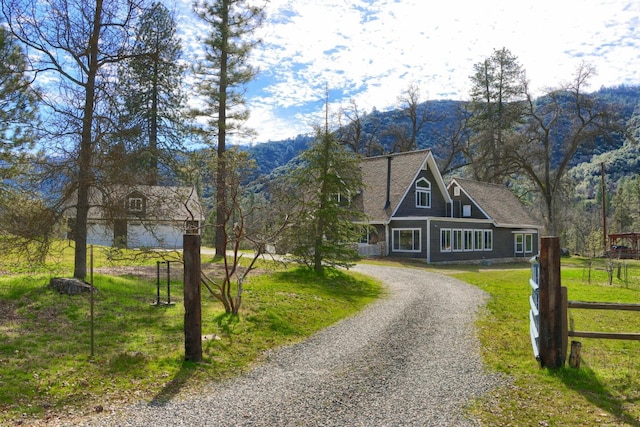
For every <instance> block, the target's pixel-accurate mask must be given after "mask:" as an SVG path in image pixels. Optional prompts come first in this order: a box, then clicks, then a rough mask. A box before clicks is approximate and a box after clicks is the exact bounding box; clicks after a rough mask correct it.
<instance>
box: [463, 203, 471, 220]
mask: <svg viewBox="0 0 640 427" xmlns="http://www.w3.org/2000/svg"><path fill="white" fill-rule="evenodd" d="M462 216H466V217H469V216H471V205H463V206H462Z"/></svg>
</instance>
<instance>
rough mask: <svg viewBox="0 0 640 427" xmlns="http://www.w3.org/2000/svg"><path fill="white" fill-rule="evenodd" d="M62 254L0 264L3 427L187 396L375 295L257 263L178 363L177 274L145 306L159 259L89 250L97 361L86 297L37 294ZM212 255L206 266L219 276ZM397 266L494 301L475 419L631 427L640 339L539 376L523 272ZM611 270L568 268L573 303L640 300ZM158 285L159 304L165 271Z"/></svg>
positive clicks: (626, 325) (605, 315)
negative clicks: (501, 380)
mask: <svg viewBox="0 0 640 427" xmlns="http://www.w3.org/2000/svg"><path fill="white" fill-rule="evenodd" d="M63 249H64V250H61V251H60V252H58V255H57V256H56V258H55V259H54V260H52V262H51V263H49V264H48V267H47V268H46V269H34V268H33V267H30V266H24V265H20V264H11V265H9V264H4V265H0V271H2V272H3V276H2V277H0V336H1V337H2V340H1V341H0V425H5V424H6V425H15V424H16V423H23V424H27V425H28V424H32V423H33V422H34V421H38V420H39V421H42V422H46V421H47V420H52V419H56V418H57V417H62V418H64V419H69V418H72V417H75V416H83V415H87V414H89V413H91V412H92V411H100V410H109V408H111V407H114V406H117V405H119V404H121V403H124V402H132V401H138V400H142V399H146V400H149V399H151V400H154V401H164V400H167V399H171V398H172V397H173V396H174V395H175V394H176V393H177V392H178V391H180V390H181V389H183V388H186V387H198V386H199V385H201V384H202V383H203V382H205V381H211V380H215V379H218V378H225V377H228V376H232V375H237V374H238V373H239V372H242V371H244V370H246V369H248V368H249V367H250V366H251V364H252V363H254V362H256V361H259V360H260V357H261V354H262V353H263V352H264V350H266V349H269V348H274V347H278V346H281V345H286V344H289V343H293V342H297V341H300V340H302V339H304V338H306V337H308V336H309V335H311V334H313V333H314V332H315V331H317V330H319V329H322V328H324V327H326V326H327V325H330V324H332V323H334V322H336V321H337V320H339V319H342V318H344V317H347V316H350V315H352V314H354V313H356V312H357V311H359V310H361V309H362V308H363V307H364V306H365V305H366V304H368V303H369V302H371V301H373V300H374V299H376V298H378V297H380V295H382V294H383V292H384V290H383V288H382V287H381V286H380V284H378V283H375V282H373V281H371V280H369V279H367V278H364V277H361V276H357V275H354V274H351V273H349V274H346V273H333V274H331V275H329V276H328V277H325V278H317V277H315V276H314V275H312V274H310V273H308V272H307V271H305V270H291V269H283V268H281V267H278V266H277V265H266V264H265V265H262V266H261V270H260V271H259V272H257V274H255V275H253V276H251V279H250V281H249V282H248V283H247V284H246V287H245V293H244V299H243V308H242V310H241V316H239V317H233V316H229V315H226V314H224V312H223V310H222V306H221V305H220V304H219V303H217V302H216V301H214V300H213V299H212V298H210V297H208V296H207V295H206V294H205V293H204V291H203V309H202V310H203V334H205V335H206V340H205V341H204V343H203V349H204V359H205V361H204V363H201V364H192V363H187V362H184V361H183V359H184V332H183V316H184V309H183V307H182V305H181V302H182V283H181V280H180V278H181V276H180V274H179V271H177V270H174V275H173V278H172V279H171V295H172V298H171V299H172V301H173V302H175V303H176V304H175V305H172V306H166V305H161V306H154V305H152V303H153V302H154V301H155V300H156V279H155V268H156V260H157V259H154V258H145V257H139V256H137V254H135V253H118V252H112V251H110V252H104V251H97V252H96V257H95V264H96V267H97V268H98V270H97V271H98V272H99V273H96V274H95V276H94V284H95V286H96V288H97V289H98V292H97V294H96V295H95V310H94V319H95V320H94V354H93V356H92V355H91V338H90V337H91V333H90V331H91V321H90V315H89V313H90V299H89V297H88V296H87V295H79V296H64V295H59V294H58V293H57V292H55V291H52V290H51V289H48V288H47V286H46V285H47V283H48V281H49V279H50V278H51V277H54V276H62V275H68V274H69V272H70V271H69V269H70V265H71V263H72V259H71V256H70V250H69V248H63ZM119 258H121V259H123V261H121V262H118V261H117V259H119ZM207 261H210V260H206V259H203V263H204V265H206V266H207V268H212V269H214V270H215V268H216V264H212V263H209V262H207ZM388 262H391V261H387V260H385V261H383V263H388ZM118 264H121V265H126V266H127V268H126V269H125V268H121V267H119V266H118ZM399 264H401V265H405V266H408V267H412V268H427V269H429V270H431V271H437V272H440V273H443V274H450V275H453V276H455V277H457V278H459V279H461V280H464V281H466V282H468V283H471V284H473V285H475V286H478V287H480V288H482V289H484V290H485V291H487V292H488V293H489V294H490V296H491V297H490V299H489V302H488V304H487V306H486V309H485V310H484V312H483V313H482V314H481V316H480V318H479V320H478V322H477V329H478V336H479V338H480V340H481V342H482V352H483V357H484V359H485V362H486V364H487V366H488V367H489V368H490V369H492V370H495V371H498V372H502V373H504V376H505V384H506V385H505V386H504V387H501V388H500V389H498V390H496V391H495V392H493V393H491V394H490V395H488V396H486V397H484V398H482V399H481V400H479V401H477V402H475V404H474V405H473V407H472V408H471V409H470V411H471V412H473V413H474V414H475V415H476V416H477V417H479V418H480V419H481V420H482V421H483V424H484V425H487V426H509V425H511V426H582V425H608V426H622V425H629V426H640V421H639V420H640V375H638V374H639V373H640V358H639V357H638V355H640V345H639V344H640V343H639V342H637V341H613V340H593V339H581V342H582V355H583V360H582V367H581V368H580V369H572V368H568V367H567V368H562V369H555V370H549V369H540V368H539V366H538V363H537V362H536V360H535V359H534V357H533V353H532V350H531V344H530V341H529V336H528V328H529V325H528V322H529V318H528V295H529V292H530V288H529V285H528V278H529V265H528V264H518V265H504V266H495V267H487V266H482V267H479V266H448V267H435V268H434V267H433V266H427V265H425V264H423V263H416V262H409V261H403V262H399ZM396 265H397V264H396ZM105 267H108V268H107V269H104V268H105ZM613 271H614V274H613V280H612V284H611V285H609V275H608V274H607V266H606V264H604V262H603V261H602V260H599V261H596V262H593V263H591V264H590V262H589V261H588V260H584V259H578V258H570V259H565V260H563V268H562V276H563V285H564V286H567V287H568V289H569V299H572V300H584V301H620V302H634V303H638V302H640V263H638V262H628V263H626V264H624V263H623V264H622V267H621V274H620V278H618V277H617V268H615V269H614V270H613ZM161 285H162V286H161V291H162V295H161V299H162V300H163V301H165V300H166V298H167V296H166V277H164V270H163V276H162V278H161ZM616 313H617V314H616ZM570 317H571V319H572V322H573V325H574V327H575V329H576V330H594V331H603V330H623V331H626V332H640V313H637V312H594V311H587V310H571V312H570Z"/></svg>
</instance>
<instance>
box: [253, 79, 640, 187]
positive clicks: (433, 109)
mask: <svg viewBox="0 0 640 427" xmlns="http://www.w3.org/2000/svg"><path fill="white" fill-rule="evenodd" d="M593 95H594V96H596V97H597V98H598V99H599V100H601V101H602V102H606V103H608V104H611V105H616V106H617V108H618V109H619V111H620V114H621V116H622V118H623V120H624V121H625V122H626V121H628V120H629V119H630V118H631V116H632V115H633V112H634V111H635V109H636V106H637V105H638V102H640V87H637V86H634V87H630V86H618V87H615V88H601V89H600V90H598V91H597V92H594V93H593ZM538 102H544V100H538ZM419 108H420V111H419V115H422V114H424V115H425V116H426V117H429V118H430V120H429V121H428V122H426V123H425V125H424V126H423V127H422V129H421V130H420V131H419V132H418V134H417V138H416V142H417V146H418V147H417V148H418V149H424V148H430V149H432V150H433V152H434V155H435V156H436V158H438V157H439V156H440V157H441V153H446V152H447V145H448V144H449V138H450V135H451V130H453V129H456V127H457V126H458V117H459V112H460V111H461V110H462V109H463V108H464V102H463V101H453V100H444V101H442V100H438V101H426V102H424V103H422V104H421V105H420V107H419ZM408 124H409V121H408V119H407V118H406V117H403V116H402V113H401V111H400V110H390V111H385V112H381V111H377V110H374V111H372V112H371V113H369V114H367V115H366V116H365V117H364V120H363V129H362V131H363V134H364V135H372V134H374V133H375V135H377V136H378V142H379V144H380V146H381V149H382V150H384V152H391V151H392V150H393V144H394V136H393V129H394V128H397V127H398V126H406V125H408ZM341 131H343V132H346V131H345V130H344V129H341ZM312 140H313V138H312V137H311V136H304V135H298V136H296V137H293V138H290V139H287V140H283V141H272V142H266V143H258V144H255V145H253V146H251V147H245V149H246V150H247V151H248V152H249V153H251V155H252V157H253V158H254V159H255V160H256V163H257V164H258V171H257V172H258V174H259V175H268V174H269V173H271V171H273V170H274V169H276V168H278V167H280V166H283V165H285V164H286V163H288V162H289V161H290V160H291V159H292V158H294V157H295V156H296V155H297V154H298V153H299V152H300V151H302V150H304V149H305V148H306V147H307V145H308V144H309V143H310V142H311V141H312ZM623 142H624V140H623V138H622V137H615V138H612V139H610V140H607V141H600V142H599V144H598V146H597V148H596V149H595V150H589V151H583V152H579V153H576V156H575V157H574V163H573V165H572V166H576V165H578V164H580V163H585V162H589V161H590V160H591V158H592V156H594V155H601V154H603V153H607V152H610V151H613V150H618V149H620V148H621V147H622V145H623ZM619 154H624V152H622V153H619Z"/></svg>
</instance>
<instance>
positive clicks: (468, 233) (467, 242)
mask: <svg viewBox="0 0 640 427" xmlns="http://www.w3.org/2000/svg"><path fill="white" fill-rule="evenodd" d="M464 250H465V251H472V250H473V230H464Z"/></svg>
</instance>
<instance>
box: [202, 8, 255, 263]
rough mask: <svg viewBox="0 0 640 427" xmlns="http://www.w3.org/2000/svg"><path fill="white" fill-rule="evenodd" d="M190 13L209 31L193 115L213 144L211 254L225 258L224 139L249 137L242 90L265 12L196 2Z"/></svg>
mask: <svg viewBox="0 0 640 427" xmlns="http://www.w3.org/2000/svg"><path fill="white" fill-rule="evenodd" d="M194 9H195V11H196V13H197V14H198V16H199V17H200V18H201V19H202V20H203V21H204V22H205V23H207V24H208V25H209V29H210V32H209V34H208V36H207V37H206V39H205V41H204V48H205V57H204V59H203V60H202V61H199V62H198V64H196V66H195V67H194V68H195V72H196V74H197V75H198V77H199V79H200V81H199V83H198V87H197V89H198V92H199V93H200V95H201V96H202V97H203V98H204V102H205V104H206V105H205V106H204V107H203V108H201V109H198V110H197V111H194V115H195V116H199V117H203V118H205V120H206V124H205V127H204V128H203V129H202V133H203V135H204V138H205V141H206V142H208V143H209V144H210V145H217V163H218V165H217V172H216V175H217V176H216V183H215V184H216V238H215V249H216V256H224V253H223V252H224V244H225V243H224V235H225V230H224V227H225V223H224V212H225V211H226V209H225V206H226V198H227V196H226V165H225V161H224V159H225V156H224V153H225V151H226V147H227V136H228V135H231V134H234V133H242V132H243V131H244V132H249V131H248V130H246V129H244V128H243V124H244V122H245V121H246V120H247V118H248V116H249V113H248V111H247V110H246V108H244V104H245V99H244V96H243V95H244V86H245V85H246V84H247V83H248V82H250V81H251V80H252V79H253V78H254V77H255V76H256V74H257V70H256V69H255V68H254V67H252V66H251V64H249V53H250V52H251V50H252V48H253V47H254V46H255V45H256V43H258V41H257V40H254V39H253V38H252V35H253V33H254V32H255V30H256V29H257V28H258V27H259V26H260V25H261V24H262V21H263V19H264V10H263V9H262V8H261V7H255V6H251V5H250V4H249V3H248V2H247V1H246V0H214V1H210V2H202V3H196V4H195V6H194Z"/></svg>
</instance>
